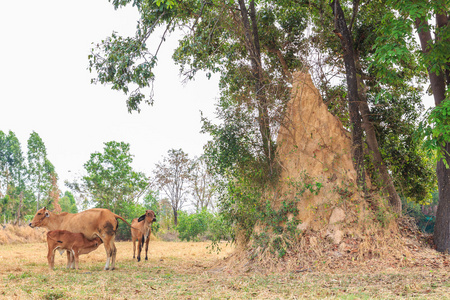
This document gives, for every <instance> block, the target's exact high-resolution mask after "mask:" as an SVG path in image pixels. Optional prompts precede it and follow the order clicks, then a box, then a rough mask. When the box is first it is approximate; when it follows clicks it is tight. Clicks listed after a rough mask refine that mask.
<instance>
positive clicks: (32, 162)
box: [28, 131, 55, 210]
mask: <svg viewBox="0 0 450 300" xmlns="http://www.w3.org/2000/svg"><path fill="white" fill-rule="evenodd" d="M54 173H55V167H54V166H53V164H52V163H51V162H50V161H49V160H48V159H47V149H46V148H45V145H44V142H43V141H42V139H41V137H40V136H39V135H38V134H37V133H36V132H34V131H33V132H32V133H31V135H30V138H29V139H28V180H29V183H30V186H31V189H32V191H33V193H34V195H35V197H36V209H37V210H38V209H39V205H40V202H41V197H42V196H46V195H49V193H50V191H51V189H52V176H53V175H54Z"/></svg>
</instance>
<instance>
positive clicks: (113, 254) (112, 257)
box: [111, 236, 117, 270]
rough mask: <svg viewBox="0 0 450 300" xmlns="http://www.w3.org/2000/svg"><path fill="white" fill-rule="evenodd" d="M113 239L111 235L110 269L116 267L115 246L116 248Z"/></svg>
mask: <svg viewBox="0 0 450 300" xmlns="http://www.w3.org/2000/svg"><path fill="white" fill-rule="evenodd" d="M114 240H115V236H113V237H112V239H111V249H112V254H111V270H114V269H115V267H116V254H117V248H116V244H115V243H114Z"/></svg>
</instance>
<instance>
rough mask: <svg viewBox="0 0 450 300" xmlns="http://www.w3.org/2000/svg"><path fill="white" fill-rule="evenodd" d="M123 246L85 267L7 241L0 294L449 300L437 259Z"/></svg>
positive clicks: (88, 259)
mask: <svg viewBox="0 0 450 300" xmlns="http://www.w3.org/2000/svg"><path fill="white" fill-rule="evenodd" d="M116 245H117V248H118V254H117V263H116V269H115V270H114V271H104V270H103V267H104V264H105V258H106V254H105V251H104V248H103V246H100V247H99V248H98V249H97V250H96V251H94V252H92V253H90V254H87V255H83V256H80V269H79V270H67V269H66V268H65V264H66V257H65V254H64V255H63V256H60V255H59V253H57V254H56V256H57V257H56V262H55V270H54V271H51V270H49V268H48V264H47V258H46V256H47V246H46V243H32V244H12V245H0V299H409V298H414V299H450V275H449V274H450V273H449V271H450V269H449V268H448V267H442V266H437V265H436V266H434V267H433V266H432V265H428V266H421V267H415V268H402V267H386V268H385V269H384V270H382V271H380V270H379V269H378V270H377V271H373V272H371V271H370V269H367V268H364V269H361V270H359V271H358V269H355V268H352V270H351V271H349V270H348V271H346V270H345V269H342V270H337V271H335V272H333V273H330V272H316V271H314V270H299V271H297V272H285V273H269V272H267V273H264V272H242V270H233V269H230V268H229V267H227V266H226V264H224V262H225V261H226V260H225V258H226V257H228V256H230V255H231V254H232V253H233V250H234V249H233V247H231V246H229V245H226V244H225V243H224V244H222V245H221V246H222V251H221V252H220V253H219V254H217V253H212V252H211V251H210V250H209V249H210V248H208V247H209V246H210V243H209V242H201V243H188V242H161V241H151V242H150V249H149V260H148V261H145V260H143V261H141V262H137V261H136V260H133V259H132V243H131V242H117V243H116ZM144 257H145V256H144Z"/></svg>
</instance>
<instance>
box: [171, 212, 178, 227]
mask: <svg viewBox="0 0 450 300" xmlns="http://www.w3.org/2000/svg"><path fill="white" fill-rule="evenodd" d="M172 210H173V223H174V224H175V227H177V225H178V210H176V209H175V208H173V209H172Z"/></svg>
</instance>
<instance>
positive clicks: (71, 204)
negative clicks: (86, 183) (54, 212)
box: [58, 191, 78, 214]
mask: <svg viewBox="0 0 450 300" xmlns="http://www.w3.org/2000/svg"><path fill="white" fill-rule="evenodd" d="M58 203H59V205H60V206H61V210H62V211H63V212H64V211H65V212H68V213H71V214H75V213H77V212H78V208H77V204H76V202H75V198H74V196H73V194H72V193H71V192H69V191H66V192H65V193H64V196H63V197H62V198H61V199H60V200H59V202H58Z"/></svg>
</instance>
